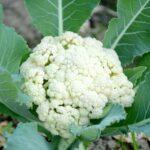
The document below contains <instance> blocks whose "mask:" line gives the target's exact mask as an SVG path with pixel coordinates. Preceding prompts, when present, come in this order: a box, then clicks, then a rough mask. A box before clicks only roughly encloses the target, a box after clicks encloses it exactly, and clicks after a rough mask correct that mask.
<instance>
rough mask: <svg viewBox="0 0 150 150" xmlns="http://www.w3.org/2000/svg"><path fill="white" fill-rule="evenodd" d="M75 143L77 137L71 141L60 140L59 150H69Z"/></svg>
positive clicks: (70, 139)
mask: <svg viewBox="0 0 150 150" xmlns="http://www.w3.org/2000/svg"><path fill="white" fill-rule="evenodd" d="M74 141H75V137H71V138H69V139H62V138H61V139H60V141H59V144H58V148H57V149H58V150H68V148H69V147H70V145H71V144H72V143H73V142H74Z"/></svg>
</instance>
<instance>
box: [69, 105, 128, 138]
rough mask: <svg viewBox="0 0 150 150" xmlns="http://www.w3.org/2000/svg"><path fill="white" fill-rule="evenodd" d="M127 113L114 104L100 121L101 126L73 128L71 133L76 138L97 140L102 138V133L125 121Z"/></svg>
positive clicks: (73, 126)
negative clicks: (112, 125) (116, 123)
mask: <svg viewBox="0 0 150 150" xmlns="http://www.w3.org/2000/svg"><path fill="white" fill-rule="evenodd" d="M125 117H126V113H125V111H124V108H123V107H122V106H121V105H118V104H114V105H112V108H111V109H110V111H109V112H108V114H107V115H106V116H105V117H104V118H103V119H102V120H101V121H100V123H99V124H96V125H91V126H89V127H85V128H84V127H83V128H81V127H77V126H75V125H72V126H71V129H70V131H71V132H72V133H73V134H74V135H75V136H81V137H83V138H85V139H87V140H95V139H97V138H99V137H100V135H101V132H102V131H103V130H104V129H105V128H106V127H107V126H109V125H111V124H113V123H115V122H118V121H120V120H123V119H125Z"/></svg>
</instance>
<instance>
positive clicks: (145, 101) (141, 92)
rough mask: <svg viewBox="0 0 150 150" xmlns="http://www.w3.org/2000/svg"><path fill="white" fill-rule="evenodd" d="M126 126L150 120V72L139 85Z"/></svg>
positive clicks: (129, 109)
mask: <svg viewBox="0 0 150 150" xmlns="http://www.w3.org/2000/svg"><path fill="white" fill-rule="evenodd" d="M127 113H128V115H127V119H126V121H125V124H128V125H130V124H133V123H137V122H140V121H142V120H144V119H147V118H150V71H149V72H148V73H147V74H146V75H145V79H144V81H143V82H141V83H140V84H139V87H138V90H137V92H136V95H135V100H134V103H133V105H132V107H130V108H128V109H127Z"/></svg>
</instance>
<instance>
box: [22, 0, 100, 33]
mask: <svg viewBox="0 0 150 150" xmlns="http://www.w3.org/2000/svg"><path fill="white" fill-rule="evenodd" d="M98 2H99V0H88V1H87V0H25V4H26V6H27V9H28V11H29V14H30V15H31V18H32V22H33V24H34V25H35V26H36V27H37V29H38V30H39V31H40V32H41V33H42V34H43V35H59V34H61V33H62V32H63V28H64V31H74V32H77V31H78V30H79V28H80V26H81V25H82V24H83V23H84V21H85V20H86V19H88V17H89V16H90V13H91V11H92V9H93V8H94V7H95V6H96V4H98Z"/></svg>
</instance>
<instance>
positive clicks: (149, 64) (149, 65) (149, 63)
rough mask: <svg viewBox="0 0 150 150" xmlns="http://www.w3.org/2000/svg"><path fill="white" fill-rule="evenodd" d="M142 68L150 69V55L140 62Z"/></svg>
mask: <svg viewBox="0 0 150 150" xmlns="http://www.w3.org/2000/svg"><path fill="white" fill-rule="evenodd" d="M138 65H140V66H146V67H147V68H149V69H150V53H147V54H145V55H144V56H143V57H142V58H141V59H140V61H139V64H138Z"/></svg>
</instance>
